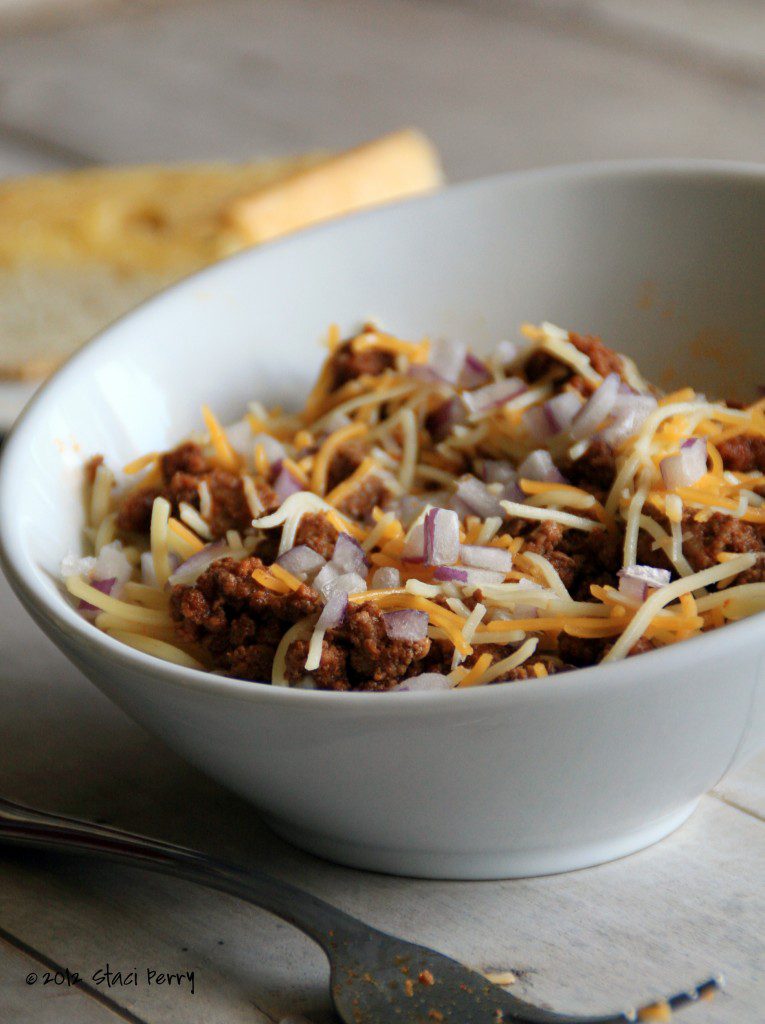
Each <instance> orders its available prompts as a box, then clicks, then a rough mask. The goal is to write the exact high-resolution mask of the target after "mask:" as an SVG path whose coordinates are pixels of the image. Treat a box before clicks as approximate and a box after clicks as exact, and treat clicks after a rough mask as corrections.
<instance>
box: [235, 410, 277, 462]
mask: <svg viewBox="0 0 765 1024" xmlns="http://www.w3.org/2000/svg"><path fill="white" fill-rule="evenodd" d="M224 430H225V432H226V437H227V438H228V443H229V444H230V445H231V447H232V448H233V449H234V451H235V452H236V453H237V455H240V456H241V457H242V458H243V459H244V461H245V465H246V466H247V467H248V468H250V467H251V466H252V463H253V450H254V449H253V443H252V440H253V438H252V427H251V426H250V424H249V421H248V420H246V419H243V420H237V422H236V423H230V424H229V425H228V426H227V427H224ZM280 457H281V456H280ZM269 461H270V460H269Z"/></svg>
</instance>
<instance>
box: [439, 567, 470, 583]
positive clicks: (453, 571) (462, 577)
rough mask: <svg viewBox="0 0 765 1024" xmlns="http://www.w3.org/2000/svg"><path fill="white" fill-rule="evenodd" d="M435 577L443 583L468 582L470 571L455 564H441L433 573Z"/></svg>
mask: <svg viewBox="0 0 765 1024" xmlns="http://www.w3.org/2000/svg"><path fill="white" fill-rule="evenodd" d="M433 578H434V579H437V580H440V581H442V582H443V583H467V581H468V571H467V569H460V568H459V567H458V566H455V565H439V567H438V568H437V569H436V571H435V572H434V573H433Z"/></svg>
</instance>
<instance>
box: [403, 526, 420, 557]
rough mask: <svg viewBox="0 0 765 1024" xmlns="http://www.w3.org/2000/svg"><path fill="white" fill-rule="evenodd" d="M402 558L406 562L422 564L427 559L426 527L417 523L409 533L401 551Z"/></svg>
mask: <svg viewBox="0 0 765 1024" xmlns="http://www.w3.org/2000/svg"><path fill="white" fill-rule="evenodd" d="M401 557H402V559H403V560H404V561H405V562H422V561H423V560H424V558H425V526H424V524H423V523H417V525H416V526H413V527H412V529H411V531H410V532H409V536H408V537H407V538H406V540H405V541H404V547H403V548H402V550H401Z"/></svg>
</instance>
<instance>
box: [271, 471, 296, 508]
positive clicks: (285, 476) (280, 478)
mask: <svg viewBox="0 0 765 1024" xmlns="http://www.w3.org/2000/svg"><path fill="white" fill-rule="evenodd" d="M271 486H272V487H273V489H274V491H275V492H276V497H277V498H278V499H279V502H280V503H281V502H284V501H286V500H287V498H289V496H290V495H291V494H297V492H298V491H302V490H303V485H302V484H301V483H300V481H299V480H298V479H296V477H294V476H293V475H292V473H290V471H289V470H288V469H287V468H286V467H285V466H283V465H281V466H280V467H279V472H278V473H277V475H276V479H275V480H274V482H273V484H272V485H271Z"/></svg>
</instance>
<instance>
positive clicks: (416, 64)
mask: <svg viewBox="0 0 765 1024" xmlns="http://www.w3.org/2000/svg"><path fill="white" fill-rule="evenodd" d="M763 115H765V5H764V4H763V3H762V2H761V0H465V2H459V0H164V2H161V0H89V2H84V0H0V175H9V174H17V173H22V172H26V171H33V170H37V169H46V168H56V167H61V168H64V167H72V166H79V165H83V164H90V163H102V162H108V163H114V162H135V161H147V160H156V159H162V160H165V159H187V158H207V157H220V156H222V157H232V158H244V157H250V156H253V155H257V156H261V155H276V154H286V153H296V152H299V151H303V150H306V149H313V148H316V147H321V148H328V149H337V148H342V147H346V146H349V145H353V144H355V143H357V142H359V141H361V140H364V139H367V138H372V137H374V136H376V135H380V134H382V133H384V132H386V131H389V130H391V129H393V128H396V127H399V126H401V125H405V124H414V125H417V126H418V127H420V128H421V129H423V130H424V131H425V132H426V133H428V134H429V135H430V136H431V137H432V138H433V140H434V141H435V142H436V144H437V146H438V147H439V149H440V151H441V153H442V155H443V159H444V164H445V168H446V172H447V176H448V177H449V178H450V179H451V180H458V179H464V178H470V177H473V176H477V175H482V174H486V173H488V172H492V171H497V170H503V169H512V168H523V167H532V166H539V165H543V164H550V163H558V162H562V161H573V160H588V159H592V158H602V157H609V158H610V157H629V156H644V155H677V156H694V157H696V156H699V157H701V156H703V157H729V158H735V159H743V160H764V159H765V131H763Z"/></svg>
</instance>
